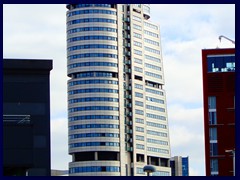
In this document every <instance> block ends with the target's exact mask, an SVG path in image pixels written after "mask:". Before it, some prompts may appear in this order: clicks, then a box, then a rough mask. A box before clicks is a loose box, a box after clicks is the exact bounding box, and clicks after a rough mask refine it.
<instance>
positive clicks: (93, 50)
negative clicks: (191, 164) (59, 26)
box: [67, 4, 171, 176]
mask: <svg viewBox="0 0 240 180" xmlns="http://www.w3.org/2000/svg"><path fill="white" fill-rule="evenodd" d="M67 9H68V11H67V60H68V63H67V68H68V76H69V78H70V80H69V81H68V121H69V154H70V155H72V162H70V163H69V172H70V175H72V176H74V175H76V176H80V175H83V176H85V175H94V176H102V175H103V176H104V175H114V176H137V175H141V176H142V175H146V173H144V172H143V167H144V166H145V165H147V164H148V165H153V166H155V168H156V172H154V173H153V174H152V175H157V176H170V174H171V168H170V163H169V160H170V157H171V156H170V143H169V131H168V119H167V108H166V107H167V106H166V96H165V90H164V73H163V61H162V53H161V51H162V49H161V42H160V30H159V26H158V25H156V24H154V23H152V22H151V21H149V19H150V5H149V4H68V5H67Z"/></svg>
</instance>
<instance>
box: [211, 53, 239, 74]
mask: <svg viewBox="0 0 240 180" xmlns="http://www.w3.org/2000/svg"><path fill="white" fill-rule="evenodd" d="M207 68H208V72H234V71H235V55H222V56H209V57H207Z"/></svg>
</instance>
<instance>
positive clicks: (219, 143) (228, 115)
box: [202, 49, 235, 176]
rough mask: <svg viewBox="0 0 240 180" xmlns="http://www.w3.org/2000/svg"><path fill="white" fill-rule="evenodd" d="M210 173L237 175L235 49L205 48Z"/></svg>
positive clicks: (206, 158)
mask: <svg viewBox="0 0 240 180" xmlns="http://www.w3.org/2000/svg"><path fill="white" fill-rule="evenodd" d="M202 66H203V98H204V130H205V161H206V175H207V176H215V175H216V176H233V174H234V167H235V166H234V165H233V162H234V157H233V153H231V152H230V153H229V152H226V151H227V150H228V151H229V150H230V151H232V150H234V152H235V49H204V50H202Z"/></svg>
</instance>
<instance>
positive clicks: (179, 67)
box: [3, 4, 235, 176]
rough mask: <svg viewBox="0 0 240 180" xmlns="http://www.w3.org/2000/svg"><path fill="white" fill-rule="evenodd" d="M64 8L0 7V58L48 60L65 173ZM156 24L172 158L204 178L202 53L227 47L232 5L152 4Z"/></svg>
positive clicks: (57, 147) (56, 164)
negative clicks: (186, 162) (0, 27)
mask: <svg viewBox="0 0 240 180" xmlns="http://www.w3.org/2000/svg"><path fill="white" fill-rule="evenodd" d="M65 13H66V8H65V5H64V4H59V5H56V4H54V5H50V4H47V5H43V4H41V5H36V4H34V5H27V4H18V5H14V4H11V5H10V4H5V5H3V57H4V58H28V59H30V58H36V59H53V70H52V71H51V131H52V132H51V141H52V147H51V150H52V152H51V155H52V159H51V161H52V169H67V168H68V162H69V161H70V160H71V158H70V156H69V155H68V149H67V147H68V145H67V93H66V92H67V83H66V81H67V80H68V78H67V75H66V74H67V71H66V65H67V64H66V34H65V31H66V22H65V20H66V17H65ZM151 21H153V22H156V23H158V24H159V25H160V30H161V43H162V52H163V63H164V73H165V84H166V85H165V89H166V94H167V106H168V119H169V129H170V141H171V154H172V156H176V155H180V156H189V160H190V175H192V176H194V175H200V176H204V175H205V160H204V136H203V107H202V106H203V102H202V99H203V98H202V69H201V50H202V49H204V48H206V49H208V48H217V47H218V48H232V47H235V46H234V45H233V44H232V43H231V42H229V41H227V40H225V39H222V42H221V43H220V42H219V40H218V37H219V36H220V35H225V36H227V37H229V38H230V39H233V40H235V5H231V4H206V5H204V4H176V5H174V4H154V5H152V6H151Z"/></svg>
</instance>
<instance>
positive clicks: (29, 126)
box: [3, 59, 52, 176]
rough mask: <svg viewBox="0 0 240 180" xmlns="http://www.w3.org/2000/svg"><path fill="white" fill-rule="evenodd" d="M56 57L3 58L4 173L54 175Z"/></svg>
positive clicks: (10, 174) (12, 174) (9, 174)
mask: <svg viewBox="0 0 240 180" xmlns="http://www.w3.org/2000/svg"><path fill="white" fill-rule="evenodd" d="M51 69H52V60H35V59H31V60H30V59H27V60H25V59H4V60H3V175H4V176H50V161H51V158H50V153H51V152H50V93H49V92H50V85H49V83H50V82H49V74H50V71H51Z"/></svg>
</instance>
